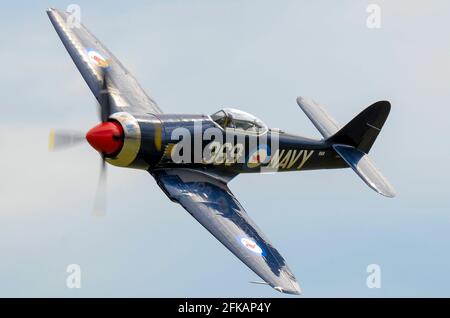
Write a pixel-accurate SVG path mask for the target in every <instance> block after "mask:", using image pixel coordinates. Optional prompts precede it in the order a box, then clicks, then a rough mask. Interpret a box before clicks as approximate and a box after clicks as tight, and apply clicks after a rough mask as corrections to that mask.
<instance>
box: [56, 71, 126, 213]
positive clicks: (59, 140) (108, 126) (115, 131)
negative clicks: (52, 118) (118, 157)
mask: <svg viewBox="0 0 450 318" xmlns="http://www.w3.org/2000/svg"><path fill="white" fill-rule="evenodd" d="M99 72H100V73H101V77H102V86H101V89H100V94H99V97H98V105H99V109H100V112H99V117H100V120H101V122H102V123H101V124H99V125H97V126H95V127H94V128H92V129H91V130H89V131H88V132H87V134H85V133H83V132H79V131H75V130H52V131H51V132H50V136H49V150H62V149H67V148H70V147H73V146H75V145H77V144H81V143H83V142H85V141H86V140H87V141H88V142H89V144H90V145H91V146H92V147H93V148H94V149H96V150H97V151H98V152H99V153H100V155H101V166H100V174H99V179H98V184H97V190H96V194H95V199H94V206H93V209H92V214H93V215H95V216H103V215H105V211H106V176H107V169H106V158H107V157H108V156H109V155H113V154H115V153H117V152H118V151H120V149H121V148H122V145H123V129H122V127H121V125H120V124H119V123H116V122H109V121H108V118H109V116H110V115H111V113H112V105H111V96H110V92H109V88H108V68H99Z"/></svg>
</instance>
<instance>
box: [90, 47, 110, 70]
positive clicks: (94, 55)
mask: <svg viewBox="0 0 450 318" xmlns="http://www.w3.org/2000/svg"><path fill="white" fill-rule="evenodd" d="M87 55H88V58H89V61H91V62H92V63H94V65H96V66H98V67H102V68H106V67H108V66H109V62H108V60H107V59H106V58H105V57H103V56H102V55H101V54H100V53H98V52H97V51H95V50H88V51H87Z"/></svg>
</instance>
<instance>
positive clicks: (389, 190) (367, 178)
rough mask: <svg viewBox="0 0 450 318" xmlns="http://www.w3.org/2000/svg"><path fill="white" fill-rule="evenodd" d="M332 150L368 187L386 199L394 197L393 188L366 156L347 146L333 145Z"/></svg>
mask: <svg viewBox="0 0 450 318" xmlns="http://www.w3.org/2000/svg"><path fill="white" fill-rule="evenodd" d="M333 148H334V150H336V152H337V153H338V154H339V155H340V156H341V157H342V159H344V160H345V162H346V163H347V164H348V165H349V166H350V167H351V168H352V169H353V170H354V171H355V172H356V173H357V174H358V176H359V177H360V178H361V179H363V181H364V182H365V183H366V184H367V185H368V186H369V187H371V188H372V189H373V190H375V191H376V192H378V193H380V194H382V195H384V196H386V197H389V198H393V197H395V190H394V188H393V187H392V186H391V184H390V183H389V181H388V180H387V179H386V178H385V177H384V176H383V175H382V174H381V173H380V171H378V169H377V167H376V166H375V164H374V163H373V161H372V160H371V159H370V157H369V156H368V155H367V154H365V153H364V152H362V151H360V150H358V149H356V148H354V147H352V146H347V145H339V144H335V145H333Z"/></svg>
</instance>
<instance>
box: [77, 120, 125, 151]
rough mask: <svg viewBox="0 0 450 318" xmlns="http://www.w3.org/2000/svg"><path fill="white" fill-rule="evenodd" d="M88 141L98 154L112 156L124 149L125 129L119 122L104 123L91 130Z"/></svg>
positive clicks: (87, 135)
mask: <svg viewBox="0 0 450 318" xmlns="http://www.w3.org/2000/svg"><path fill="white" fill-rule="evenodd" d="M86 139H87V141H88V142H89V144H90V145H91V146H92V148H94V149H95V150H97V151H98V152H100V153H102V154H104V155H106V156H112V155H115V154H117V153H119V151H120V150H121V149H122V146H123V128H122V126H121V125H120V124H119V123H117V122H111V121H108V122H104V123H101V124H98V125H97V126H95V127H94V128H92V129H91V130H89V131H88V132H87V134H86Z"/></svg>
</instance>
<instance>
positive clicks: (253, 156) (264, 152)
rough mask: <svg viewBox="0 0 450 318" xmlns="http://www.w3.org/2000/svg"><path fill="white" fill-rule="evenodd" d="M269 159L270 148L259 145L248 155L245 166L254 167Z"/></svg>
mask: <svg viewBox="0 0 450 318" xmlns="http://www.w3.org/2000/svg"><path fill="white" fill-rule="evenodd" d="M269 160H270V150H269V147H268V146H267V145H260V146H259V147H258V148H256V149H255V150H254V151H253V152H252V153H250V156H249V157H248V161H247V167H249V168H256V167H259V166H260V165H261V164H265V163H268V162H269Z"/></svg>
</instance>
